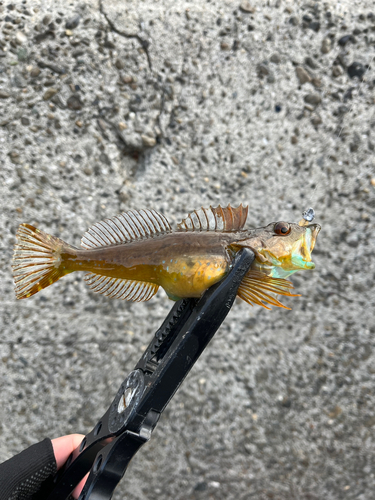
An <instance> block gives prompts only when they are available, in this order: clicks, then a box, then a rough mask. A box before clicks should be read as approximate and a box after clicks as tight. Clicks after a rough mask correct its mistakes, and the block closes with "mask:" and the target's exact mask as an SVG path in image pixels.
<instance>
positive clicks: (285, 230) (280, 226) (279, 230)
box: [273, 222, 292, 236]
mask: <svg viewBox="0 0 375 500" xmlns="http://www.w3.org/2000/svg"><path fill="white" fill-rule="evenodd" d="M273 230H274V231H275V233H276V234H279V235H281V236H285V235H287V234H289V233H290V231H291V230H292V228H291V226H290V224H288V223H287V222H277V223H276V224H275V227H274V228H273Z"/></svg>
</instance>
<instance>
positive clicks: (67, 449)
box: [51, 434, 85, 469]
mask: <svg viewBox="0 0 375 500" xmlns="http://www.w3.org/2000/svg"><path fill="white" fill-rule="evenodd" d="M84 437H85V436H84V435H83V434H70V435H69V436H62V437H59V438H56V439H52V440H51V441H52V447H53V452H54V454H55V459H56V465H57V469H60V467H62V466H63V465H64V463H65V462H66V461H67V460H68V457H69V455H70V454H71V453H72V451H73V450H75V449H76V448H77V446H79V444H80V443H81V441H82V439H83V438H84Z"/></svg>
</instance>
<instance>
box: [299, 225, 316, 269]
mask: <svg viewBox="0 0 375 500" xmlns="http://www.w3.org/2000/svg"><path fill="white" fill-rule="evenodd" d="M305 229H306V230H305V234H304V236H303V238H302V239H301V240H300V241H298V242H297V244H296V246H295V248H293V251H292V264H293V265H294V266H296V267H298V268H299V269H315V264H314V262H312V261H311V252H312V251H313V249H314V247H315V243H316V238H317V236H318V234H319V231H320V230H321V226H320V225H319V224H309V225H308V226H306V227H305Z"/></svg>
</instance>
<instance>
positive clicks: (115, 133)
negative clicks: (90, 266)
mask: <svg viewBox="0 0 375 500" xmlns="http://www.w3.org/2000/svg"><path fill="white" fill-rule="evenodd" d="M0 11H1V26H0V145H1V148H0V159H1V160H0V161H1V163H0V165H1V169H0V181H1V183H0V186H1V187H0V189H1V191H0V194H1V201H0V203H1V218H0V246H1V249H0V259H1V260H0V273H1V302H0V310H1V314H0V324H1V337H0V354H1V356H0V359H1V363H0V377H1V399H0V401H1V407H0V460H5V459H6V458H8V457H10V456H12V455H13V454H15V453H17V452H19V451H21V450H22V449H23V448H25V447H27V446H28V445H30V444H32V443H34V442H36V441H39V440H41V439H42V438H44V437H45V436H50V437H56V436H59V435H63V434H67V433H72V432H82V433H87V432H88V431H89V430H90V429H91V428H92V426H93V425H94V423H95V422H96V421H97V419H98V418H100V416H101V415H102V413H103V411H104V410H105V409H106V408H107V406H108V405H109V403H110V402H111V400H112V397H113V396H114V395H115V393H116V391H117V388H118V386H119V384H120V383H121V381H122V379H123V378H124V376H125V375H126V374H127V373H128V372H129V371H130V370H131V369H132V368H133V366H134V364H135V363H136V361H137V360H138V358H139V356H140V354H141V352H142V349H143V348H144V347H145V346H146V345H147V344H148V343H149V341H150V339H151V336H152V333H153V332H154V331H155V329H156V328H157V327H158V326H159V324H160V323H161V322H162V320H163V318H164V316H165V315H166V313H167V311H168V310H169V308H170V307H171V305H172V303H171V302H170V301H169V300H168V299H167V297H166V295H165V294H164V293H163V292H162V291H160V292H159V293H158V294H157V296H156V297H155V298H154V299H152V301H150V302H149V303H146V304H132V303H126V302H122V301H114V300H110V299H107V298H105V297H102V296H98V295H95V294H93V293H91V292H90V291H89V290H88V288H87V287H86V286H85V285H84V283H83V280H82V276H81V275H78V274H74V275H70V276H67V277H66V278H64V279H63V280H61V281H60V282H58V283H57V284H55V285H54V286H53V287H50V288H49V289H47V290H45V291H43V292H41V293H39V294H38V295H36V296H35V297H33V298H31V299H29V300H23V301H19V302H17V301H16V299H15V296H14V292H13V282H12V275H11V269H10V260H11V255H12V247H13V244H14V242H15V236H14V235H15V232H16V229H17V226H18V224H19V223H21V222H28V223H31V224H34V225H37V226H38V227H40V228H42V229H43V230H46V231H49V232H51V233H53V234H54V235H56V236H59V237H61V238H63V239H65V240H67V241H68V242H70V243H72V244H76V245H78V244H79V240H80V237H81V235H82V234H83V233H84V231H85V230H86V229H87V228H88V227H89V226H90V225H91V224H93V223H95V222H97V221H99V220H101V219H102V218H105V217H109V216H112V215H114V214H116V213H118V212H120V211H124V210H127V209H130V208H132V209H140V208H153V209H155V210H159V211H161V212H163V213H164V214H165V215H166V216H167V217H168V219H169V220H170V222H171V223H172V224H176V222H178V220H179V219H181V218H182V217H183V216H184V215H186V214H187V213H188V211H190V210H192V209H195V208H198V207H200V206H202V205H203V206H209V205H210V204H213V205H216V204H218V203H221V204H224V205H225V204H227V203H228V202H230V203H231V204H232V205H236V204H238V203H239V202H244V203H248V204H249V206H250V215H249V225H250V226H261V225H265V224H267V223H269V222H271V221H275V220H283V219H285V220H291V221H297V220H299V218H300V214H301V212H302V211H303V210H304V209H305V208H307V207H308V206H310V205H312V206H313V207H314V208H315V210H316V213H317V219H316V220H317V221H318V222H320V223H321V225H322V227H323V229H322V232H321V234H320V235H319V238H318V242H317V246H316V250H315V251H314V261H315V262H316V270H315V271H314V272H306V273H305V274H303V273H300V274H298V275H296V276H295V278H294V277H293V279H292V280H293V283H294V284H295V286H296V288H297V291H298V292H299V293H301V294H302V297H300V298H295V299H290V300H288V301H287V303H288V304H290V305H291V306H292V307H293V309H292V311H284V310H281V309H275V310H273V311H272V312H268V311H266V310H262V309H261V308H259V307H254V308H251V307H250V306H248V305H247V304H245V303H243V302H241V301H240V300H238V303H236V304H235V305H234V307H233V309H232V311H231V313H230V315H229V317H228V318H227V320H226V322H225V324H224V325H223V326H222V328H221V329H220V330H219V331H218V333H217V335H216V336H215V338H214V339H213V341H212V342H211V344H210V345H209V347H208V349H207V350H206V352H205V353H204V355H203V356H202V357H201V359H200V360H199V362H198V363H197V365H196V366H195V367H194V369H193V370H192V372H191V373H190V375H189V376H188V377H187V379H186V381H185V382H184V384H183V386H182V388H181V389H180V390H179V391H178V393H177V395H176V396H175V398H174V399H173V401H172V402H171V404H170V405H169V407H168V409H167V411H166V412H165V414H164V415H163V417H162V418H161V421H160V423H159V425H158V427H157V429H156V430H155V432H154V435H153V437H152V439H151V441H150V442H149V443H148V444H147V445H146V446H145V447H144V449H143V450H142V451H141V453H140V454H139V456H137V458H136V459H135V460H134V461H133V463H132V464H131V467H130V469H129V471H128V474H127V476H126V478H124V480H123V481H122V482H121V484H120V486H119V487H118V489H117V490H116V493H115V495H114V498H115V499H116V500H119V499H120V498H127V499H132V500H135V499H137V500H140V499H147V500H154V499H156V498H163V499H164V498H165V499H174V500H180V499H181V500H182V499H215V500H219V499H250V498H251V499H253V498H254V499H277V500H283V499H301V500H302V499H303V500H319V499H358V500H367V499H369V500H371V499H372V498H374V496H375V494H374V490H375V477H374V469H375V460H374V446H375V437H374V429H375V409H374V406H375V394H374V382H375V363H374V361H375V352H374V347H375V340H374V334H375V324H374V320H373V308H374V277H375V276H374V272H375V269H374V258H373V252H374V236H373V234H374V209H375V171H374V144H375V128H374V127H375V116H374V103H375V93H374V82H375V74H374V65H375V62H374V40H375V9H374V5H373V2H371V1H369V0H362V1H360V2H359V1H357V2H354V1H341V2H333V1H326V2H323V1H317V2H301V1H298V2H292V1H282V0H281V1H280V0H269V1H268V2H260V1H252V2H251V1H250V3H249V4H247V3H246V2H244V3H243V4H242V8H240V1H239V0H238V1H228V0H227V1H216V0H213V1H207V2H203V1H198V0H194V1H183V0H179V1H170V0H169V1H168V0H161V1H159V2H154V3H151V2H143V1H138V2H137V1H135V0H133V1H130V0H127V1H125V0H122V1H121V2H120V1H117V0H116V1H114V0H112V1H106V2H103V3H102V4H101V5H100V4H98V3H97V2H94V1H93V2H88V1H87V2H84V1H80V2H78V1H72V2H70V3H67V2H64V1H53V2H51V1H50V0H48V1H47V0H44V1H43V2H37V1H33V0H25V1H24V2H23V3H21V2H19V1H13V2H12V3H10V1H9V2H8V1H5V2H1V6H0ZM77 16H79V17H77ZM67 22H68V24H66V23H67ZM77 22H78V25H77ZM346 35H351V36H348V37H347V38H344V39H343V38H342V37H344V36H346ZM354 62H355V63H359V65H358V64H357V65H354V66H353V65H352V64H353V63H354ZM361 65H362V66H361ZM366 68H367V71H366ZM365 71H366V72H365ZM364 72H365V73H364ZM354 73H356V74H357V75H359V76H355V74H354Z"/></svg>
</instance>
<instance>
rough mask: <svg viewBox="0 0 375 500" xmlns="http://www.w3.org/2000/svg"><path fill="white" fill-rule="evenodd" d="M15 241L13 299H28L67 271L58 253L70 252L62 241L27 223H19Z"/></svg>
mask: <svg viewBox="0 0 375 500" xmlns="http://www.w3.org/2000/svg"><path fill="white" fill-rule="evenodd" d="M16 238H17V243H16V245H15V246H14V253H13V261H12V269H13V278H14V288H15V292H16V297H17V299H25V298H27V297H31V296H32V295H34V294H35V293H37V292H39V291H40V290H42V289H43V288H46V287H47V286H49V285H52V283H55V281H57V280H58V279H60V278H61V277H62V276H64V275H65V274H68V273H69V272H71V271H69V270H67V269H65V266H62V265H61V261H62V258H61V253H62V251H63V250H68V249H73V247H71V246H70V245H68V244H67V243H65V242H64V241H63V240H60V239H59V238H56V237H55V236H51V235H50V234H47V233H45V232H44V231H41V230H40V229H37V228H35V227H33V226H30V224H21V225H20V226H19V228H18V230H17V233H16Z"/></svg>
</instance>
